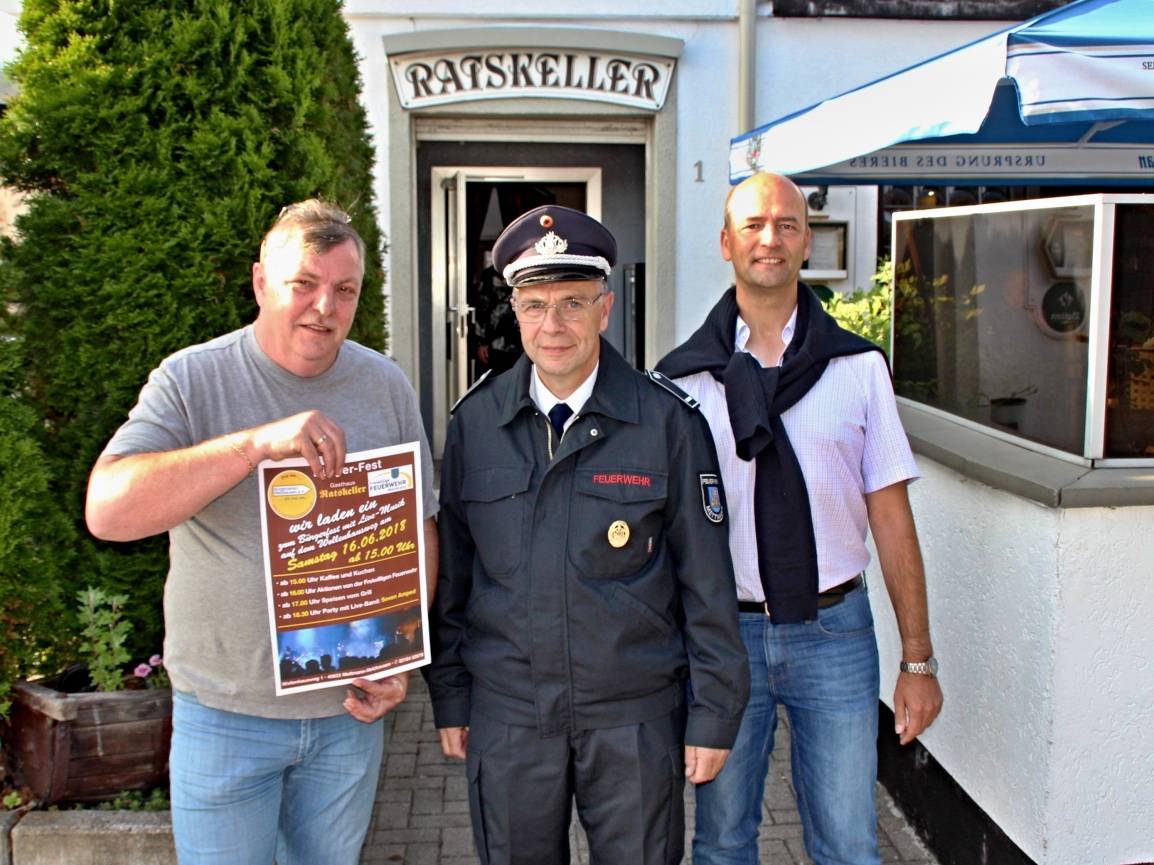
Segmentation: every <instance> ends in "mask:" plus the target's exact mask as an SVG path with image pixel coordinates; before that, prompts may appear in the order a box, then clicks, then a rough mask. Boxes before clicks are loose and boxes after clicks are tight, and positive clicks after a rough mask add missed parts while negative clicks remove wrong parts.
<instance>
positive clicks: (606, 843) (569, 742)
mask: <svg viewBox="0 0 1154 865" xmlns="http://www.w3.org/2000/svg"><path fill="white" fill-rule="evenodd" d="M684 736H685V709H684V708H680V709H678V710H677V711H676V712H674V713H673V714H671V715H667V716H664V717H660V718H656V719H654V720H651V721H645V722H642V723H640V724H629V725H625V726H621V727H611V728H607V729H597V730H583V731H580V732H569V733H561V734H558V735H555V736H541V735H540V734H539V733H538V731H537V728H535V727H524V726H516V725H511V724H505V723H503V722H501V721H498V720H495V719H492V718H488V717H485V716H483V715H480V714H478V712H477V711H476V710H475V709H474V711H473V715H472V718H471V719H470V727H469V740H468V749H467V750H468V757H467V760H466V769H467V774H468V779H469V810H470V813H471V816H472V821H473V835H474V839H475V841H476V844H477V852H478V855H479V857H480V860H481V863H482V865H569V824H570V820H571V817H572V805H573V802H574V801H575V802H576V804H577V815H578V818H579V819H580V820H581V825H582V827H583V828H584V829H585V834H586V836H587V837H588V840H589V862H590V865H624V863H628V865H677V863H679V862H681V858H682V855H683V853H684V847H685V813H684V803H683V800H682V793H683V791H684V788H685V757H684V753H683V750H682V742H683V740H684Z"/></svg>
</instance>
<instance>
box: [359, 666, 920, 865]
mask: <svg viewBox="0 0 1154 865" xmlns="http://www.w3.org/2000/svg"><path fill="white" fill-rule="evenodd" d="M782 721H783V723H782V724H779V725H778V735H777V742H776V745H775V748H774V757H773V760H772V761H771V763H770V767H769V775H768V777H767V779H766V790H765V801H764V804H763V819H762V824H761V836H760V838H759V839H758V847H759V849H760V856H759V857H758V858H759V860H760V862H761V863H762V865H812V861H811V860H810V858H809V857H808V856H806V855H805V850H804V848H803V846H802V841H801V818H800V817H799V816H798V813H797V807H796V806H795V804H794V800H793V787H792V784H791V783H790V780H789V729H788V726H787V725H786V724H785V723H784V718H783V719H782ZM385 731H386V745H385V762H384V765H383V767H382V769H383V771H382V773H381V783H380V786H379V788H378V790H377V799H376V807H375V808H374V812H373V820H372V823H371V824H370V826H369V834H368V837H367V839H366V840H365V847H364V850H363V851H362V853H361V865H477V863H478V859H477V855H476V853H475V852H474V849H473V833H472V829H471V828H470V826H469V801H468V793H467V790H466V786H465V785H466V781H465V769H464V764H462V763H460V762H458V761H455V760H454V761H450V760H446V759H445V758H444V757H443V756H442V755H441V746H440V738H439V737H438V735H437V731H436V729H435V728H434V726H433V711H432V706H431V705H430V703H429V692H428V691H427V690H426V688H425V685H424V681H423V680H422V679H421V677H420V676H419V675H414V676H413V682H412V686H411V688H410V691H409V698H408V699H407V700H406V701H405V702H404V703H403V704H402V705H400V706H398V707H397V708H396V709H395V710H394V711H393V712H391V713H390V714H389V715H388V716H387V717H386V719H385ZM685 807H686V825H687V827H689V828H690V832H687V833H686V839H685V849H686V854H687V856H686V860H685V861H686V865H691V860H690V859H689V857H688V852H689V850H690V849H691V848H690V834H691V830H692V826H693V792H692V785H689V784H687V785H686V793H685ZM877 807H878V839H879V841H880V843H881V854H882V862H883V863H886V865H938V862H937V860H936V859H935V858H934V856H933V855H932V854H931V853H930V852H929V851H928V850H927V849H926V848H925V846H924V845H923V844H922V843H921V841H919V840H918V838H917V836H916V835H915V834H914V832H913V830H912V829H911V828H910V827H909V825H908V824H907V823H906V821H905V818H904V817H903V816H902V814H901V812H900V811H899V810H898V809H897V806H895V805H894V803H893V801H892V800H891V799H890V797H889V795H888V794H887V793H886V791H885V789H884V788H882V786H881V785H880V784H879V785H878V788H877ZM569 837H570V845H569V846H570V850H571V851H572V860H571V865H588V863H589V854H588V847H587V845H586V842H585V837H584V835H583V833H582V832H581V829H580V827H579V826H578V825H577V823H576V820H574V825H573V827H572V828H571V829H570V836H569Z"/></svg>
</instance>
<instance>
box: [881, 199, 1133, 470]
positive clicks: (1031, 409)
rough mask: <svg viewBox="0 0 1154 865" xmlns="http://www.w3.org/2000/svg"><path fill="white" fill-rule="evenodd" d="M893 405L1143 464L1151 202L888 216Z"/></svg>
mask: <svg viewBox="0 0 1154 865" xmlns="http://www.w3.org/2000/svg"><path fill="white" fill-rule="evenodd" d="M892 242H893V251H894V254H893V262H894V268H895V270H894V316H893V324H892V327H893V334H892V337H893V339H892V343H891V344H892V346H893V358H892V364H893V376H894V388H895V390H896V392H897V394H898V396H899V397H900V398H902V399H903V400H908V401H912V402H915V403H918V404H921V405H925V406H930V407H931V408H933V409H935V410H937V411H940V412H943V413H945V414H948V415H950V416H951V417H953V418H955V419H957V420H959V422H961V423H964V424H966V425H970V426H978V427H980V428H982V429H983V430H985V431H987V432H989V433H990V434H992V435H995V436H998V437H1002V438H1010V439H1013V440H1015V441H1018V442H1019V443H1023V444H1026V445H1027V446H1029V447H1032V448H1034V449H1036V450H1041V451H1045V452H1048V453H1053V454H1057V455H1060V456H1062V457H1064V458H1067V459H1070V460H1074V461H1079V462H1083V463H1086V464H1088V465H1093V464H1097V463H1099V462H1101V463H1103V464H1109V465H1128V464H1136V465H1154V326H1152V323H1154V195H1133V194H1102V195H1078V196H1068V197H1065V198H1048V199H1041V200H1032V201H1021V202H1007V203H1004V204H988V205H977V206H972V207H950V208H941V209H936V210H932V211H907V212H902V213H895V214H894V215H893V238H892Z"/></svg>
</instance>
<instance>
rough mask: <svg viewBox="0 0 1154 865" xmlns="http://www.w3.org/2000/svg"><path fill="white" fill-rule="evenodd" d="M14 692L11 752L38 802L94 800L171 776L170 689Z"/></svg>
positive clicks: (24, 685)
mask: <svg viewBox="0 0 1154 865" xmlns="http://www.w3.org/2000/svg"><path fill="white" fill-rule="evenodd" d="M12 692H13V693H12V712H11V717H10V719H9V722H8V726H9V729H10V731H11V740H10V741H11V745H12V750H13V751H14V752H15V755H16V764H17V768H18V771H19V773H20V776H21V779H22V780H23V782H24V783H25V784H27V785H28V786H29V787H30V788H31V790H32V792H33V794H34V795H35V796H36V798H37V799H38V800H39V801H40V802H41V803H42V804H46V805H50V804H52V803H53V802H61V801H69V802H99V801H102V800H105V799H111V798H113V797H114V796H115V795H116V794H117V793H120V792H122V791H124V790H146V789H148V788H150V787H155V786H156V785H158V784H161V783H163V782H164V781H165V779H166V778H167V777H168V745H169V740H170V739H171V738H172V692H171V691H170V690H168V689H167V688H156V689H147V690H142V691H116V692H113V693H88V694H66V693H64V692H62V691H55V690H52V689H51V688H46V687H44V686H42V685H37V684H32V683H28V682H20V683H17V684H16V685H14V686H13V689H12Z"/></svg>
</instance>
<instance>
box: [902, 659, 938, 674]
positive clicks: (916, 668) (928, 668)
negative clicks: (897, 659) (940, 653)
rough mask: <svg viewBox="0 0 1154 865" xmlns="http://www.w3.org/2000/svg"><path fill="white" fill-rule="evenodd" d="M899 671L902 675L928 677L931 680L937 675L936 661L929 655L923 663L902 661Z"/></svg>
mask: <svg viewBox="0 0 1154 865" xmlns="http://www.w3.org/2000/svg"><path fill="white" fill-rule="evenodd" d="M901 670H902V672H903V673H913V674H914V675H915V676H929V677H930V678H931V679H933V678H935V677H936V676H937V675H938V659H937V658H935V657H933V656H932V655H931V656H930V657H929V658H927V659H926V660H924V661H902V665H901Z"/></svg>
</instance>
